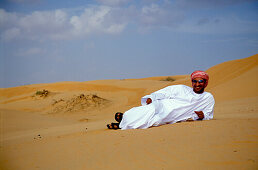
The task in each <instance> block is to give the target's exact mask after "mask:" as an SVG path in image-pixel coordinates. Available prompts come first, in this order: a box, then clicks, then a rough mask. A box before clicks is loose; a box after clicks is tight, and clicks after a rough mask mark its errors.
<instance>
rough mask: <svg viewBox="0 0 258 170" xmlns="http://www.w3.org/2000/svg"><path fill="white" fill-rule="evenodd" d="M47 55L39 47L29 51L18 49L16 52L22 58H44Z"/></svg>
mask: <svg viewBox="0 0 258 170" xmlns="http://www.w3.org/2000/svg"><path fill="white" fill-rule="evenodd" d="M45 53H46V51H45V50H44V49H42V48H38V47H31V48H28V49H23V48H22V49H18V50H17V51H15V55H16V56H21V57H35V56H42V55H44V54H45Z"/></svg>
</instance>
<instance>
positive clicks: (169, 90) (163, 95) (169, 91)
mask: <svg viewBox="0 0 258 170" xmlns="http://www.w3.org/2000/svg"><path fill="white" fill-rule="evenodd" d="M174 88H175V86H168V87H165V88H163V89H160V90H158V91H156V92H154V93H151V94H150V95H146V96H144V97H142V99H141V103H142V105H146V104H150V103H152V102H154V101H156V100H162V99H168V98H172V97H173V96H175V90H174ZM147 100H149V101H147Z"/></svg>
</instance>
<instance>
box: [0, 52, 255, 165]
mask: <svg viewBox="0 0 258 170" xmlns="http://www.w3.org/2000/svg"><path fill="white" fill-rule="evenodd" d="M207 72H208V73H209V74H210V77H211V78H210V82H209V85H208V87H207V91H209V92H211V93H212V94H213V95H214V97H215V100H216V105H215V113H214V119H213V120H209V121H191V122H182V123H176V124H172V125H163V126H160V127H154V128H149V129H145V130H141V129H138V130H125V131H122V130H107V129H106V124H107V123H110V122H112V121H114V118H113V117H114V113H115V112H117V111H121V112H124V111H126V110H127V109H129V108H131V107H134V106H139V105H140V98H141V97H142V96H144V95H146V94H149V93H151V92H154V91H156V90H158V89H161V88H163V87H166V86H168V85H173V84H185V85H188V86H190V85H191V84H190V82H189V80H190V79H189V75H176V76H169V77H170V79H171V78H173V79H175V81H160V80H164V79H166V78H167V77H168V76H162V77H150V78H143V79H124V80H98V81H88V82H59V83H51V84H33V85H26V86H20V87H14V88H2V89H0V114H1V122H0V123H1V133H0V135H1V145H0V169H7V170H8V169H11V170H12V169H15V170H17V169H18V170H19V169H22V170H23V169H25V170H30V169H44V170H45V169H48V170H52V169H53V170H56V169H116V168H120V169H148V170H149V169H155V170H156V169H257V168H258V104H257V103H258V79H257V74H258V55H254V56H251V57H248V58H244V59H240V60H234V61H229V62H225V63H222V64H219V65H216V66H214V67H211V68H210V69H208V70H207ZM44 89H45V90H47V91H48V93H47V94H41V93H40V92H43V90H44Z"/></svg>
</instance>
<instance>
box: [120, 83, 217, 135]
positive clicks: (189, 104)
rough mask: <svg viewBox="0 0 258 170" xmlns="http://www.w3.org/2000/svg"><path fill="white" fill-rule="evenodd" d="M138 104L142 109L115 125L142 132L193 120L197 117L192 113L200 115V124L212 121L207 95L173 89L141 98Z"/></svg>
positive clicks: (211, 105) (178, 87) (211, 103)
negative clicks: (149, 100)
mask: <svg viewBox="0 0 258 170" xmlns="http://www.w3.org/2000/svg"><path fill="white" fill-rule="evenodd" d="M148 98H151V99H152V103H151V104H149V105H147V104H146V100H147V99H148ZM141 103H142V106H139V107H134V108H132V109H130V110H128V111H126V112H125V113H124V115H123V119H122V121H121V123H120V125H119V127H120V128H121V129H122V130H125V129H146V128H148V127H151V126H159V125H163V124H172V123H176V122H179V121H186V120H187V119H189V118H192V119H193V120H197V119H198V118H199V117H198V116H197V114H196V113H195V112H194V111H203V113H204V119H203V120H209V119H212V118H213V110H214V104H215V101H214V98H213V96H212V94H211V93H209V92H203V93H201V94H197V93H195V92H194V91H193V88H191V87H188V86H185V85H173V86H168V87H166V88H163V89H161V90H158V91H156V92H154V93H152V94H150V95H147V96H144V97H143V98H142V99H141Z"/></svg>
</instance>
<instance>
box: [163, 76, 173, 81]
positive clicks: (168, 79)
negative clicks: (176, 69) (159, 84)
mask: <svg viewBox="0 0 258 170" xmlns="http://www.w3.org/2000/svg"><path fill="white" fill-rule="evenodd" d="M175 80H176V79H174V78H172V77H167V78H165V79H161V81H175Z"/></svg>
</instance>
